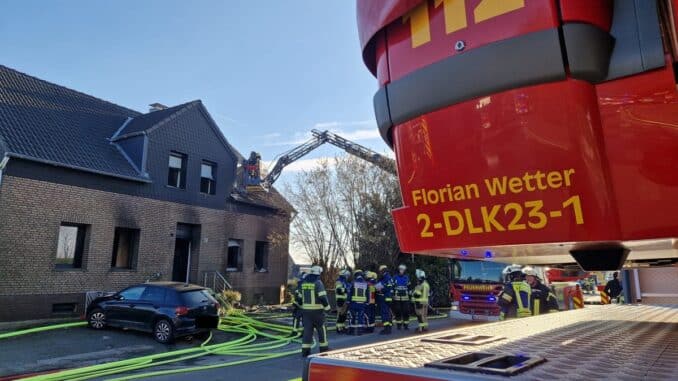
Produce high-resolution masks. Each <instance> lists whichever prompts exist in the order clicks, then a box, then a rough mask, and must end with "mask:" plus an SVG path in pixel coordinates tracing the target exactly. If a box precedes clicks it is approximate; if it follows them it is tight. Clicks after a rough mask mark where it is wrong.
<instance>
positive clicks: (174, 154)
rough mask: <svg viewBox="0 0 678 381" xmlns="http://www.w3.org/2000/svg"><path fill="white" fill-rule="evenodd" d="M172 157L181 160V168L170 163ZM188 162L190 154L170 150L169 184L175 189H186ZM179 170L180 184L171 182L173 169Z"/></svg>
mask: <svg viewBox="0 0 678 381" xmlns="http://www.w3.org/2000/svg"><path fill="white" fill-rule="evenodd" d="M172 157H175V158H178V159H180V160H181V168H175V167H172V166H171V165H170V163H169V161H170V160H171V158H172ZM187 163H188V155H186V154H184V153H181V152H177V151H170V153H169V155H168V161H167V186H168V187H170V188H173V189H186V176H187V175H186V168H187ZM176 169H178V170H179V179H178V180H179V184H178V186H177V185H175V184H171V183H170V176H171V175H172V170H176Z"/></svg>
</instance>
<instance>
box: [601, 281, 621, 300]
mask: <svg viewBox="0 0 678 381" xmlns="http://www.w3.org/2000/svg"><path fill="white" fill-rule="evenodd" d="M622 290H623V288H622V286H621V283H619V279H612V280H611V281H609V282H607V284H606V285H605V289H604V291H605V293H606V294H607V295H609V296H610V298H612V299H614V298H616V297H618V296H619V294H621V292H622Z"/></svg>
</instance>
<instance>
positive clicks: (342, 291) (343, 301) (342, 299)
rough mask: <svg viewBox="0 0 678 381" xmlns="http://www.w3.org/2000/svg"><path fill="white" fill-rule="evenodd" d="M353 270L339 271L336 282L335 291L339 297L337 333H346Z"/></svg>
mask: <svg viewBox="0 0 678 381" xmlns="http://www.w3.org/2000/svg"><path fill="white" fill-rule="evenodd" d="M350 276H351V271H350V270H348V269H344V270H341V271H340V272H339V278H337V280H336V282H335V283H334V293H335V295H336V298H337V333H345V332H346V331H347V329H346V317H347V314H348V296H349V293H350V291H351V284H350V283H349V279H348V278H349V277H350Z"/></svg>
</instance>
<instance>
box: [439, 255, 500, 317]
mask: <svg viewBox="0 0 678 381" xmlns="http://www.w3.org/2000/svg"><path fill="white" fill-rule="evenodd" d="M505 268H506V265H505V264H503V263H496V262H486V261H477V260H464V259H451V260H450V275H451V276H450V300H451V303H452V305H451V307H452V308H451V310H450V317H451V318H453V319H459V320H478V321H498V320H499V312H500V308H499V305H498V304H497V296H498V295H499V293H500V292H501V290H502V288H503V287H504V283H505V280H504V274H503V271H504V269H505Z"/></svg>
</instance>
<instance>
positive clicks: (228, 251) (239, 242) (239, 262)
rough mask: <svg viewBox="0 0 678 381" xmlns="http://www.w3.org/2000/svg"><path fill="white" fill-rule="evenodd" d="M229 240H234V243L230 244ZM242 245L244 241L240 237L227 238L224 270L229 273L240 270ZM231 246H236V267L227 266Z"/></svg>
mask: <svg viewBox="0 0 678 381" xmlns="http://www.w3.org/2000/svg"><path fill="white" fill-rule="evenodd" d="M231 242H234V243H235V244H236V245H237V246H236V245H233V246H231ZM243 245H244V241H243V240H241V239H232V238H229V239H228V247H227V248H226V272H230V273H235V272H242V265H243V255H242V251H243ZM231 247H237V248H238V256H237V258H236V267H229V259H230V255H231Z"/></svg>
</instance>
